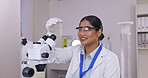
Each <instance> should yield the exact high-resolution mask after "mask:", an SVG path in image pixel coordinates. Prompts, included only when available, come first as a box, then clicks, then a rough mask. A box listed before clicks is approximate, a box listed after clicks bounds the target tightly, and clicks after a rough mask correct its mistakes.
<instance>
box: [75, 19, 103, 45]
mask: <svg viewBox="0 0 148 78" xmlns="http://www.w3.org/2000/svg"><path fill="white" fill-rule="evenodd" d="M80 27H91V28H94V26H92V25H91V24H90V23H89V21H87V20H83V21H82V22H81V23H80ZM101 33H102V32H101V30H100V29H99V30H98V31H96V30H95V29H90V30H84V29H83V28H82V29H81V30H80V29H79V32H78V37H79V40H80V42H81V44H82V45H84V46H92V45H94V44H95V45H98V38H99V37H100V36H101Z"/></svg>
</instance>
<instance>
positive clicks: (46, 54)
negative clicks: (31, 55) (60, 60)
mask: <svg viewBox="0 0 148 78" xmlns="http://www.w3.org/2000/svg"><path fill="white" fill-rule="evenodd" d="M41 57H42V58H48V57H49V54H48V53H42V54H41Z"/></svg>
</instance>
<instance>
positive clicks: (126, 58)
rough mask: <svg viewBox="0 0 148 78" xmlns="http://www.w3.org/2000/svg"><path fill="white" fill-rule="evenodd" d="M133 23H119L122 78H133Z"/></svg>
mask: <svg viewBox="0 0 148 78" xmlns="http://www.w3.org/2000/svg"><path fill="white" fill-rule="evenodd" d="M132 24H133V22H131V21H128V22H119V23H118V25H120V30H121V33H120V39H121V53H120V68H121V78H131V35H132V34H131V25H132Z"/></svg>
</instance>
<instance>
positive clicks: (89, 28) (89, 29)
mask: <svg viewBox="0 0 148 78" xmlns="http://www.w3.org/2000/svg"><path fill="white" fill-rule="evenodd" d="M82 28H83V30H82ZM85 28H88V30H86V29H85ZM76 29H78V30H79V32H81V31H91V29H95V30H98V29H99V28H95V27H89V26H85V27H76ZM80 29H81V30H80Z"/></svg>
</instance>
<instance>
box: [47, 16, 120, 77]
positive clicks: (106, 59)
mask: <svg viewBox="0 0 148 78" xmlns="http://www.w3.org/2000/svg"><path fill="white" fill-rule="evenodd" d="M76 29H77V30H78V37H79V40H80V42H81V45H77V46H70V47H67V48H63V49H62V48H55V49H54V51H53V52H52V56H53V58H52V59H49V62H50V63H70V64H69V68H68V71H67V74H66V78H120V67H119V60H118V57H117V55H116V54H115V53H113V52H111V51H109V50H107V49H105V48H104V47H103V46H102V44H101V43H100V40H102V39H103V38H104V35H103V33H102V31H103V26H102V23H101V20H100V19H99V18H98V17H96V16H93V15H90V16H86V17H84V18H83V19H82V20H81V21H80V23H79V27H77V28H76Z"/></svg>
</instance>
